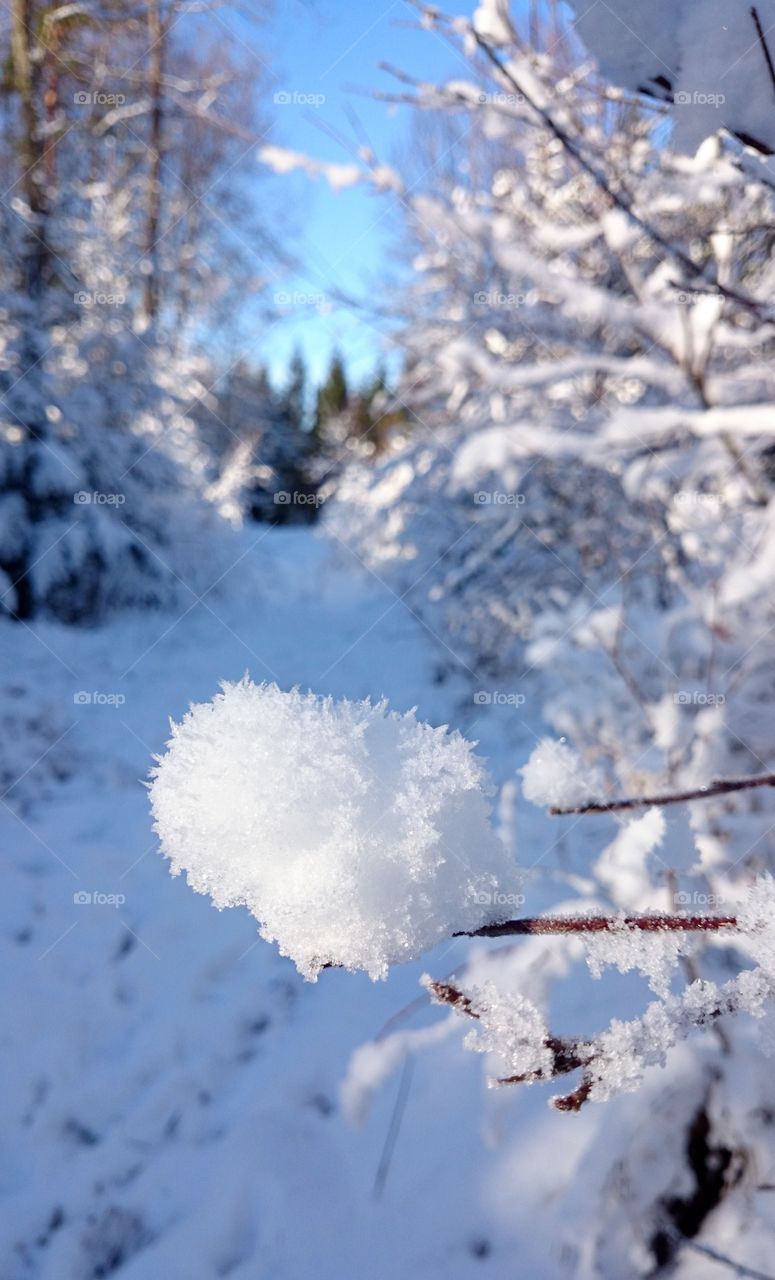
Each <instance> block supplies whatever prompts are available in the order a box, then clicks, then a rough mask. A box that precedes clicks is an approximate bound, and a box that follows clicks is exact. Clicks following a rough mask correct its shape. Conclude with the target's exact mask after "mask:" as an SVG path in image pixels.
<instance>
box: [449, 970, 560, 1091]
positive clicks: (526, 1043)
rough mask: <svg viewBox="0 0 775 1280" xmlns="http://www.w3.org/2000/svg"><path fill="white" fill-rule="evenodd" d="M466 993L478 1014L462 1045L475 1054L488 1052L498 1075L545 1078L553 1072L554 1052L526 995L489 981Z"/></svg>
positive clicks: (546, 1030)
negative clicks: (502, 989)
mask: <svg viewBox="0 0 775 1280" xmlns="http://www.w3.org/2000/svg"><path fill="white" fill-rule="evenodd" d="M465 994H466V995H467V996H468V997H469V998H470V1000H471V1004H472V1007H473V1008H474V1009H475V1010H476V1013H477V1019H478V1020H477V1024H476V1029H475V1030H472V1031H469V1033H468V1035H467V1036H466V1038H465V1041H464V1044H465V1047H466V1048H467V1049H473V1050H474V1051H475V1052H476V1053H490V1054H493V1055H494V1057H495V1061H496V1063H497V1064H498V1067H497V1070H498V1076H499V1077H501V1078H503V1077H509V1076H525V1077H526V1078H528V1079H531V1078H539V1079H541V1078H545V1077H549V1076H551V1074H552V1068H553V1066H554V1053H553V1052H552V1049H551V1048H550V1047H549V1044H548V1036H549V1032H548V1029H547V1026H546V1023H545V1021H544V1018H543V1015H542V1014H541V1013H540V1012H539V1010H538V1009H537V1008H536V1007H535V1005H534V1004H532V1003H531V1001H530V1000H527V999H526V998H525V996H522V995H519V993H518V992H514V991H499V990H498V988H497V987H496V986H495V984H494V983H492V982H486V983H484V985H483V986H482V987H473V988H471V990H467V991H466V992H465Z"/></svg>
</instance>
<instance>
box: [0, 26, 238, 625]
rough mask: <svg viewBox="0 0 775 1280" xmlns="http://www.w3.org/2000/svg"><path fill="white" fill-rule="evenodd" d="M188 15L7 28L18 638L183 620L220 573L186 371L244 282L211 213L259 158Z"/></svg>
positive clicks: (234, 80)
mask: <svg viewBox="0 0 775 1280" xmlns="http://www.w3.org/2000/svg"><path fill="white" fill-rule="evenodd" d="M183 15H184V8H183V7H181V6H179V5H177V4H176V3H175V2H174V0H172V3H169V4H167V3H164V2H163V0H148V3H147V4H144V5H141V6H140V7H139V8H138V9H137V10H136V11H133V12H131V13H128V12H126V11H124V10H122V9H121V7H120V6H114V5H112V4H108V5H107V6H102V7H96V6H92V5H85V6H75V7H72V6H50V5H47V4H44V3H40V2H39V0H32V2H26V3H19V4H14V5H12V6H11V8H10V10H9V13H8V15H7V17H6V19H5V20H4V21H3V24H2V26H1V27H0V39H1V40H2V44H3V47H4V48H5V53H6V66H7V71H8V74H7V76H6V78H5V80H4V82H3V87H2V88H3V91H2V97H1V99H0V106H1V109H2V112H3V117H4V123H5V125H6V129H5V138H4V142H3V144H2V148H3V158H4V161H5V163H6V170H7V173H8V176H9V184H8V185H9V190H10V192H11V196H10V198H9V199H8V200H4V201H3V203H2V207H1V209H0V220H1V221H2V232H3V238H4V245H5V246H6V250H7V252H6V254H5V256H4V260H3V264H2V267H1V268H0V289H1V290H2V309H1V310H0V346H2V352H3V357H2V368H1V369H0V379H2V383H1V385H0V393H1V394H2V399H1V401H0V422H1V424H2V428H1V439H0V508H1V509H2V526H3V531H4V536H3V543H2V548H0V570H2V574H3V578H2V594H1V595H0V601H1V602H2V609H3V611H4V612H5V613H7V614H10V615H11V616H14V617H18V618H28V617H30V616H31V615H32V614H34V613H35V612H37V611H48V612H50V613H53V614H56V615H57V616H59V617H61V618H64V619H66V620H68V621H84V620H94V619H95V618H98V617H100V616H101V615H102V614H103V613H104V612H105V610H106V609H109V608H112V607H115V606H119V605H125V604H136V603H143V604H148V603H160V602H168V601H170V600H171V599H173V598H175V597H176V596H177V594H178V592H179V591H180V590H181V586H182V587H183V588H188V593H187V594H186V598H187V599H189V600H190V598H191V597H190V591H191V590H194V591H199V590H202V589H204V587H205V586H209V585H210V582H212V581H214V580H215V579H216V578H217V577H218V574H219V572H220V570H219V567H218V561H219V553H218V551H217V540H216V543H213V539H212V534H213V531H214V530H215V528H216V527H217V525H218V524H219V521H218V518H217V514H216V511H215V509H214V507H213V506H212V504H211V503H210V502H209V501H208V500H207V499H206V497H205V490H206V488H207V486H208V484H209V483H210V482H211V480H212V466H211V463H210V461H209V459H208V456H207V454H208V449H207V447H206V445H205V444H204V442H203V441H202V440H201V439H200V438H199V435H198V432H197V429H196V426H195V423H194V420H193V417H192V414H191V410H192V409H193V408H194V407H195V406H196V404H197V403H198V402H199V400H201V398H202V397H203V396H204V395H205V394H206V391H207V383H206V378H207V374H206V371H205V369H204V366H203V364H202V362H201V361H197V360H195V359H193V357H192V356H191V354H190V352H191V350H192V342H191V338H192V334H193V333H195V331H196V324H197V319H198V309H200V308H201V307H202V305H203V303H204V302H205V300H206V301H207V303H208V315H207V322H208V325H209V326H210V328H211V329H212V326H213V325H214V324H215V323H216V321H217V310H216V306H217V304H218V303H219V301H223V300H224V298H223V289H222V287H221V283H220V282H221V281H222V280H228V279H229V278H230V275H231V271H230V268H232V267H233V265H234V244H235V243H236V242H235V239H234V237H233V236H230V235H229V233H228V231H227V230H226V228H225V221H224V219H225V217H229V218H230V219H231V220H232V226H234V225H236V222H237V221H238V220H239V216H240V215H239V196H238V192H237V191H236V190H235V188H234V184H233V183H232V184H231V185H230V184H229V183H226V185H225V187H224V189H223V190H222V191H221V192H220V193H219V208H220V213H219V215H218V217H215V216H214V215H213V214H212V213H211V212H208V213H207V215H206V209H207V206H206V205H205V196H206V193H207V191H208V190H209V188H210V187H211V186H212V185H213V184H214V183H215V182H216V181H217V179H218V170H219V166H221V165H222V164H223V163H224V162H225V161H226V160H228V161H229V168H230V169H231V168H233V167H234V158H235V157H236V158H238V156H239V154H240V151H241V150H242V149H244V146H245V129H244V123H245V118H246V114H245V89H246V82H245V80H244V77H243V78H242V80H241V81H239V78H238V77H237V76H236V73H235V68H234V66H233V65H227V63H228V58H226V60H225V61H224V60H221V62H220V63H219V64H218V65H216V64H217V63H218V60H217V59H215V60H213V59H210V60H209V61H208V60H207V59H204V60H199V61H197V59H195V58H194V56H193V54H192V53H191V51H190V46H189V43H188V42H187V41H186V39H184V38H183V37H182V32H181V33H177V32H175V33H174V34H173V28H175V27H176V25H177V23H178V19H180V18H182V17H183ZM219 108H222V109H223V110H224V111H225V112H226V113H227V115H226V116H224V117H223V118H221V117H220V115H219ZM227 125H228V128H227ZM219 131H220V133H219ZM214 134H218V138H219V140H216V139H215V138H214V136H213V135H214ZM248 136H249V131H248ZM224 137H225V138H226V141H224ZM205 263H206V264H207V265H206V266H205ZM242 282H243V292H245V291H247V290H249V288H250V287H251V283H252V282H251V280H250V278H249V277H248V275H247V273H245V272H243V273H242ZM205 541H207V543H208V544H209V545H210V557H213V558H210V557H204V556H203V555H202V554H201V547H202V545H203V544H204V542H205Z"/></svg>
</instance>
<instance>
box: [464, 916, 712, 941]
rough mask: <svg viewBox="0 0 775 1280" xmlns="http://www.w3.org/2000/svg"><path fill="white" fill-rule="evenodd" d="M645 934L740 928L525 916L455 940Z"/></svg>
mask: <svg viewBox="0 0 775 1280" xmlns="http://www.w3.org/2000/svg"><path fill="white" fill-rule="evenodd" d="M623 928H624V929H634V930H635V929H637V930H640V931H641V932H643V933H666V932H685V933H698V932H703V933H709V932H711V931H713V930H716V929H735V928H737V916H653V915H652V916H624V917H622V916H532V917H531V916H526V917H525V918H524V919H522V920H504V921H502V922H501V923H500V924H483V925H482V926H481V927H480V928H479V929H470V930H468V929H461V930H460V931H459V932H458V933H453V935H452V936H453V938H507V937H512V936H514V935H522V936H524V935H525V934H534V933H537V934H546V933H612V932H617V931H618V930H620V929H623Z"/></svg>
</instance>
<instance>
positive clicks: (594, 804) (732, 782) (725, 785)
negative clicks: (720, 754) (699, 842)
mask: <svg viewBox="0 0 775 1280" xmlns="http://www.w3.org/2000/svg"><path fill="white" fill-rule="evenodd" d="M756 787H775V773H761V774H758V775H757V777H755V778H722V779H718V780H717V781H716V782H710V783H708V785H707V786H706V787H695V788H693V789H692V790H691V791H674V792H667V793H665V794H664V795H655V796H630V797H628V798H627V799H625V800H608V801H606V800H588V801H586V802H585V803H584V804H579V805H574V806H573V807H571V808H568V809H562V808H559V807H558V806H556V805H552V807H551V808H550V810H549V812H550V813H551V814H552V815H553V816H554V817H566V816H568V815H570V814H576V813H615V812H617V811H619V810H621V809H640V808H643V807H644V806H646V805H663V804H685V803H686V802H687V801H688V800H709V799H712V798H713V797H714V796H724V795H728V794H729V792H732V791H752V790H754V788H756Z"/></svg>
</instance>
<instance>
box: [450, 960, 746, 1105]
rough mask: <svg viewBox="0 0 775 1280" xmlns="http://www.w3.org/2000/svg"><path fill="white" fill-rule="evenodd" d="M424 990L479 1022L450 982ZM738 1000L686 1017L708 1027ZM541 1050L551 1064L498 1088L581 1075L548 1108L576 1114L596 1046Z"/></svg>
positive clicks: (560, 1044)
mask: <svg viewBox="0 0 775 1280" xmlns="http://www.w3.org/2000/svg"><path fill="white" fill-rule="evenodd" d="M428 989H429V991H430V992H431V994H432V996H433V998H434V999H435V1000H436V1001H437V1002H438V1003H439V1004H448V1005H450V1006H451V1007H452V1008H453V1009H455V1010H456V1011H457V1012H458V1013H462V1014H465V1015H466V1016H467V1017H469V1018H476V1019H479V1016H480V1015H479V1014H478V1013H477V1011H476V1009H475V1007H474V1004H473V1001H472V1000H471V998H470V996H467V995H466V994H465V992H463V991H459V990H458V988H457V987H455V986H453V985H452V983H450V982H430V983H429V984H428ZM738 1000H739V997H738V995H737V994H736V993H734V992H726V993H721V994H720V998H719V1001H718V1003H717V1004H716V1005H715V1007H714V1008H712V1009H699V1010H697V1011H696V1012H695V1013H692V1014H691V1015H690V1019H689V1020H690V1023H691V1025H693V1026H695V1027H704V1026H708V1025H709V1024H711V1023H714V1022H715V1021H716V1020H717V1019H718V1018H722V1017H724V1015H725V1014H728V1013H736V1012H737V1010H738V1007H739V1005H738ZM543 1044H544V1048H546V1049H549V1050H550V1052H551V1054H552V1060H551V1064H550V1066H549V1067H548V1068H545V1069H542V1070H540V1071H533V1072H527V1073H525V1074H523V1075H513V1076H501V1077H500V1078H499V1079H498V1081H497V1083H498V1084H504V1085H505V1084H532V1083H534V1082H535V1081H537V1080H555V1079H557V1078H558V1077H559V1076H565V1075H569V1074H570V1073H571V1072H572V1071H578V1070H580V1071H581V1072H582V1076H581V1080H580V1082H579V1084H578V1085H577V1087H576V1088H575V1089H573V1090H572V1091H571V1092H570V1093H566V1094H561V1095H560V1096H558V1097H555V1098H552V1106H553V1107H555V1108H556V1110H558V1111H579V1110H580V1109H581V1108H582V1107H583V1105H584V1103H585V1102H587V1101H588V1099H589V1097H590V1095H591V1093H592V1089H593V1088H594V1085H595V1074H594V1070H593V1068H594V1065H595V1061H596V1060H597V1059H598V1058H599V1057H600V1055H601V1048H600V1045H599V1044H598V1043H597V1041H596V1040H594V1039H591V1040H581V1039H580V1040H574V1039H572V1038H570V1037H561V1036H553V1035H551V1034H547V1035H546V1037H545V1039H544V1041H543Z"/></svg>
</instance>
